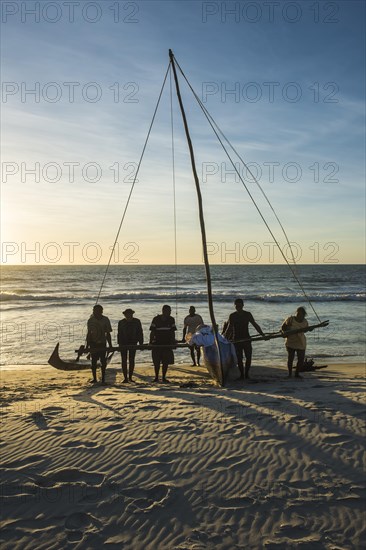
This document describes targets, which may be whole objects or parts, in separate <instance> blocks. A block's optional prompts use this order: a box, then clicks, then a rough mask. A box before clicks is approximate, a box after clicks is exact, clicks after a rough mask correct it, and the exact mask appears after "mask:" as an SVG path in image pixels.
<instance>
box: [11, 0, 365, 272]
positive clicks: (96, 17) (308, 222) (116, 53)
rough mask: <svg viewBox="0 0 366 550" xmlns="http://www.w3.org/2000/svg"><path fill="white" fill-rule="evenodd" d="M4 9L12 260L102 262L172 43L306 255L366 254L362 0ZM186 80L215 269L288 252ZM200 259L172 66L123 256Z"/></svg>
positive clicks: (298, 255) (103, 1) (297, 250)
mask: <svg viewBox="0 0 366 550" xmlns="http://www.w3.org/2000/svg"><path fill="white" fill-rule="evenodd" d="M1 9H2V14H1V17H2V23H1V26H2V29H1V30H2V38H1V73H2V74H1V78H2V98H1V158H2V161H1V240H2V244H1V262H2V264H4V265H11V264H21V265H34V264H44V265H48V264H49V265H64V264H90V265H95V264H106V263H107V262H108V260H109V257H110V254H111V247H112V245H113V243H114V241H115V239H116V235H117V230H118V227H119V225H120V222H121V219H122V216H123V213H124V211H125V207H126V201H127V199H128V196H129V194H130V193H131V186H132V185H133V181H134V175H135V171H136V167H137V163H138V162H139V159H140V156H141V153H142V150H143V146H144V143H145V140H146V136H147V133H148V129H149V126H150V123H151V120H152V116H153V112H154V109H155V107H156V104H157V100H158V96H159V93H160V90H161V88H162V84H163V80H164V76H165V74H166V72H167V70H168V68H169V56H168V50H169V48H171V49H172V50H173V52H174V55H175V57H176V60H177V61H178V63H179V65H180V67H181V68H182V70H183V71H184V74H185V75H186V77H187V79H188V81H189V82H190V84H191V86H192V88H193V89H194V90H195V92H196V94H197V96H198V97H199V99H200V100H201V101H202V102H203V105H204V106H205V107H206V109H207V110H208V111H209V113H210V114H211V116H212V117H213V118H214V120H215V121H216V123H217V124H218V125H219V127H220V128H221V130H222V131H223V132H224V134H225V135H226V136H227V137H228V138H229V140H230V142H231V143H232V145H233V146H234V147H235V150H236V151H237V152H238V153H239V154H240V156H241V158H242V159H243V160H244V161H245V163H246V164H247V165H248V166H249V168H250V170H251V172H252V174H254V175H255V176H256V178H257V181H258V183H259V184H260V186H261V189H262V190H263V191H264V193H265V194H266V196H267V197H268V199H269V201H270V204H271V206H272V208H273V209H274V210H275V212H276V214H277V216H278V218H279V219H280V221H281V223H282V225H283V227H284V228H285V231H286V233H287V236H288V239H289V241H290V242H291V243H292V253H293V255H294V257H295V259H296V261H298V262H299V263H316V264H322V263H323V264H332V263H334V264H337V263H356V264H357V263H363V262H364V261H365V183H364V182H365V118H364V115H365V112H364V97H365V58H364V57H365V2H363V1H348V0H347V1H343V0H342V1H336V2H328V1H322V0H321V1H318V2H316V1H315V2H314V1H313V0H309V1H294V2H287V1H278V2H270V1H267V2H265V1H259V0H258V1H252V2H247V1H236V2H229V1H227V2H220V1H210V2H201V1H196V0H191V1H173V0H166V1H137V0H136V1H132V2H131V1H128V2H127V1H126V2H124V1H113V0H99V1H97V2H91V1H90V2H88V1H86V2H84V1H82V0H79V1H78V2H74V1H70V2H66V1H61V0H60V1H53V2H51V1H49V2H48V1H40V2H33V1H30V0H28V1H25V2H24V1H22V2H17V1H3V2H2V3H1ZM178 76H179V79H180V86H181V91H182V97H183V102H184V105H185V109H186V114H187V119H188V124H189V128H190V132H191V138H192V142H193V147H194V152H195V160H196V165H197V172H198V176H199V179H200V184H201V189H202V196H203V204H204V215H205V222H206V230H207V241H208V243H209V245H208V252H209V260H210V262H211V263H212V264H225V263H228V264H234V263H238V264H253V263H263V264H268V263H283V262H284V259H283V256H282V254H284V255H285V256H286V257H287V258H288V259H290V258H291V251H290V250H289V247H288V245H287V242H286V239H285V236H284V234H283V232H282V230H281V227H280V226H279V224H278V222H277V220H276V218H275V216H274V213H273V210H272V208H271V207H270V206H269V203H268V202H267V201H266V199H265V197H264V196H263V194H262V192H261V190H260V189H259V188H258V186H257V185H256V182H255V181H254V180H253V178H252V175H251V174H250V173H249V172H248V171H247V168H246V167H245V166H244V165H243V163H242V162H241V161H240V160H239V159H238V158H237V157H234V158H233V161H234V163H236V166H237V170H238V171H239V173H240V174H241V176H242V179H243V181H244V183H245V185H246V187H247V189H248V190H249V191H250V193H251V195H252V197H253V199H254V200H255V202H256V205H257V207H256V206H255V205H254V204H253V202H252V200H251V198H250V196H249V195H248V192H247V190H246V189H245V186H244V185H243V181H241V180H240V179H239V177H238V175H237V173H235V172H234V171H233V167H232V165H231V164H230V160H229V159H228V157H227V156H226V153H225V151H224V150H223V149H222V147H221V145H220V143H219V142H218V140H217V138H216V137H215V135H214V133H213V131H212V129H211V128H210V126H209V124H208V122H207V120H206V119H205V117H204V115H203V112H202V109H201V108H200V106H199V104H198V102H197V101H196V99H195V98H194V96H193V94H192V92H191V91H190V90H189V88H188V86H187V84H186V82H185V80H184V79H183V78H182V76H181V75H180V73H179V70H178ZM171 89H172V93H171ZM172 126H173V130H174V131H173V135H172ZM172 143H173V144H174V155H173V152H172ZM173 161H174V162H173ZM173 164H174V171H173ZM258 210H259V211H260V213H261V215H262V216H263V217H264V218H265V220H266V221H267V224H268V225H269V227H270V229H271V232H272V234H271V233H270V232H269V231H268V228H267V227H266V225H265V224H264V222H263V219H262V217H261V215H260V214H259V212H258ZM274 239H276V240H277V242H278V244H279V246H280V248H281V250H282V254H281V253H280V251H279V250H278V249H277V248H276V247H275V245H274V242H275V241H274ZM201 262H202V244H201V234H200V226H199V219H198V206H197V197H196V191H195V186H194V180H193V176H192V170H191V164H190V158H189V153H188V147H187V142H186V139H185V135H184V131H183V126H182V120H181V115H180V111H179V106H178V103H177V98H176V94H175V92H174V81H172V80H171V73H170V71H169V72H168V76H167V80H166V84H165V86H164V89H163V92H162V96H161V101H160V104H159V107H158V110H157V114H156V117H155V121H154V124H153V127H152V130H151V134H150V137H149V140H148V143H147V146H146V150H145V154H144V156H143V160H142V164H141V168H140V171H139V174H138V176H137V179H136V182H135V184H134V186H133V190H132V193H131V196H130V201H129V203H128V208H127V210H126V213H125V216H124V220H123V224H122V228H121V231H120V234H119V236H118V240H117V244H116V247H115V250H114V254H113V256H112V259H111V263H112V265H113V264H132V265H136V264H172V263H179V264H197V263H201Z"/></svg>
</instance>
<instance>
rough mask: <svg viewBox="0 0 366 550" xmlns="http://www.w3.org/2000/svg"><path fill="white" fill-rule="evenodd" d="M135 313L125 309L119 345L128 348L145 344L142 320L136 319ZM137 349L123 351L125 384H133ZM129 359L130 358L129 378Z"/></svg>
mask: <svg viewBox="0 0 366 550" xmlns="http://www.w3.org/2000/svg"><path fill="white" fill-rule="evenodd" d="M134 313H135V312H134V311H133V309H131V308H127V309H125V311H123V315H124V316H125V318H124V319H121V321H119V323H118V345H119V346H126V345H132V346H135V345H136V344H141V345H142V344H143V343H144V334H143V332H142V325H141V321H140V319H135V318H134V316H133V314H134ZM135 355H136V350H135V349H128V348H124V349H122V351H121V358H122V372H123V376H124V379H123V383H124V384H125V383H126V382H133V380H132V375H133V370H134V368H135ZM127 358H128V365H129V369H128V377H127Z"/></svg>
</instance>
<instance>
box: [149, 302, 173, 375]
mask: <svg viewBox="0 0 366 550" xmlns="http://www.w3.org/2000/svg"><path fill="white" fill-rule="evenodd" d="M171 311H172V309H171V307H170V306H167V305H165V306H163V308H162V313H161V315H157V316H156V317H154V319H153V320H152V322H151V326H150V331H151V333H150V344H155V345H157V346H162V347H156V348H153V350H152V360H153V363H154V369H155V379H154V382H159V371H160V364H162V367H163V378H162V381H163V382H166V383H168V382H169V380H167V378H166V373H167V371H168V365H173V364H174V353H173V349H172V348H171V347H163V346H164V345H166V344H169V346H172V345H174V344H175V343H176V342H175V331H176V330H177V327H176V326H175V320H174V317H171V315H170V313H171Z"/></svg>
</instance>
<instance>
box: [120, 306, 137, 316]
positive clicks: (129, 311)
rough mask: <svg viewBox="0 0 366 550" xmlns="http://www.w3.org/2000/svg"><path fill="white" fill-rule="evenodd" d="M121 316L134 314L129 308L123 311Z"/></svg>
mask: <svg viewBox="0 0 366 550" xmlns="http://www.w3.org/2000/svg"><path fill="white" fill-rule="evenodd" d="M122 313H123V315H125V314H126V313H132V315H133V314H134V313H135V312H134V311H133V309H131V308H130V307H128V308H127V309H125V310H124V311H122Z"/></svg>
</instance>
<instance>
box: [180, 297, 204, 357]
mask: <svg viewBox="0 0 366 550" xmlns="http://www.w3.org/2000/svg"><path fill="white" fill-rule="evenodd" d="M200 325H203V319H202V317H201V315H198V313H196V308H195V307H194V306H191V307H190V308H189V315H187V317H185V318H184V328H183V338H182V342H183V343H184V342H185V341H186V340H187V342H188V343H189V340H190V338H191V336H192V335H193V334H194V333H195V332H196V330H197V327H199V326H200ZM189 335H190V336H189ZM194 350H196V353H197V365H198V366H199V364H200V357H201V349H200V347H199V346H192V347H191V348H190V352H191V357H192V361H193V366H194V367H195V366H196V358H195V355H194Z"/></svg>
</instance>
